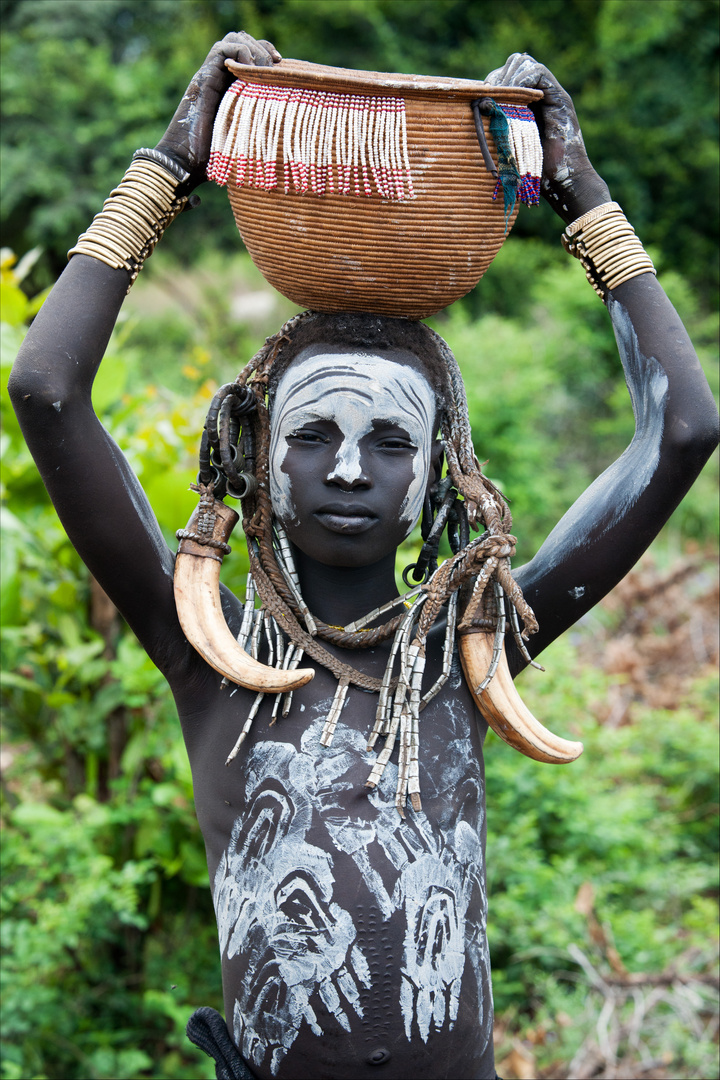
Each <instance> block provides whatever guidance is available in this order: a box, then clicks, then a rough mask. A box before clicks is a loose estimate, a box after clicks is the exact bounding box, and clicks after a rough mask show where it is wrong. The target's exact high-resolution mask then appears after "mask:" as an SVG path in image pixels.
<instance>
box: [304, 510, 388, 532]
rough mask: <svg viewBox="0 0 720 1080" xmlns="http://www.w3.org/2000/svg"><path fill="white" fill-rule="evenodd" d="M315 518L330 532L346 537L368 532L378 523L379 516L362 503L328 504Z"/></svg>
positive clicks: (318, 511)
mask: <svg viewBox="0 0 720 1080" xmlns="http://www.w3.org/2000/svg"><path fill="white" fill-rule="evenodd" d="M313 517H315V518H316V519H317V520H318V521H319V522H320V524H321V525H323V526H324V527H325V528H326V529H329V531H330V532H334V533H344V534H346V535H350V534H355V533H363V532H367V530H368V529H371V528H372V527H373V525H374V524H375V523H376V521H377V515H376V514H374V513H373V511H372V510H370V509H369V507H367V506H363V505H361V504H360V503H355V504H353V505H352V506H347V505H343V504H342V503H328V504H327V505H326V506H323V507H322V508H321V509H320V510H316V511H315V513H314V515H313Z"/></svg>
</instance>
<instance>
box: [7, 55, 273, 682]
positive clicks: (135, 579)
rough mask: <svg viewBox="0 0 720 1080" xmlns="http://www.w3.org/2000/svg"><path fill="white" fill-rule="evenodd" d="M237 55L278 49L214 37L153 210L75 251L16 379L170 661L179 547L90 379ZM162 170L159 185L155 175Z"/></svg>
mask: <svg viewBox="0 0 720 1080" xmlns="http://www.w3.org/2000/svg"><path fill="white" fill-rule="evenodd" d="M227 57H231V58H233V59H237V60H240V61H242V62H244V63H255V64H258V65H268V64H272V63H273V62H274V61H275V60H277V59H279V56H278V53H277V52H276V50H275V49H274V47H273V46H272V45H270V44H269V43H268V42H257V41H255V40H254V39H253V38H251V37H249V36H248V35H247V34H229V35H227V37H226V38H224V39H223V41H221V42H218V43H217V44H216V45H214V46H213V48H212V50H211V51H210V53H209V54H208V57H207V59H206V61H205V63H204V64H203V66H202V68H201V69H200V71H198V72H197V74H196V75H195V77H194V78H193V80H192V82H191V83H190V86H189V87H188V89H187V91H186V93H185V95H184V97H183V99H182V101H181V103H180V105H179V107H178V110H177V112H176V113H175V116H174V117H173V120H172V122H171V124H170V126H169V128H168V130H167V132H166V133H165V135H164V137H163V139H162V140H161V142H160V143H159V144H158V146H157V147H156V151H159V152H160V156H159V157H158V158H157V160H156V161H152V152H151V153H150V154H149V155H148V156H147V157H146V158H144V159H143V161H144V162H145V164H142V166H141V167H142V168H143V170H144V175H143V176H142V178H141V180H140V186H141V188H142V186H143V185H146V186H147V187H146V190H147V194H148V198H147V199H146V200H145V201H144V202H142V203H140V204H139V205H141V209H142V214H141V215H140V216H139V217H136V218H135V219H133V217H132V210H133V205H132V199H130V201H129V208H128V207H127V206H126V208H125V209H124V210H123V211H122V215H124V217H122V216H121V220H120V222H119V223H118V220H117V218H115V219H112V218H110V219H108V220H109V222H110V224H109V227H107V228H106V229H105V232H104V234H103V233H101V232H98V233H96V235H95V236H94V237H92V236H90V238H89V239H87V240H86V241H85V243H84V244H83V243H81V244H80V248H81V253H79V254H75V255H73V257H72V259H71V260H70V263H69V265H68V266H67V268H66V270H65V271H64V273H63V274H62V275H61V277H60V278H59V280H58V282H57V284H56V285H55V287H54V288H53V290H52V292H51V294H50V296H49V297H48V299H47V300H46V301H45V303H44V305H43V307H42V309H41V311H40V313H39V314H38V316H37V318H36V319H35V321H34V322H33V325H32V326H31V328H30V330H29V331H28V334H27V336H26V338H25V341H24V342H23V346H22V348H21V350H20V353H19V355H18V358H17V360H16V362H15V365H14V368H13V371H12V374H11V377H10V382H9V391H10V394H11V397H12V401H13V405H14V407H15V410H16V412H17V415H18V419H19V421H20V424H21V427H22V430H23V434H24V436H25V438H26V440H27V443H28V446H29V447H30V450H31V452H32V454H33V457H34V458H35V461H36V463H37V466H38V469H39V471H40V474H41V476H42V478H43V481H44V483H45V486H46V487H47V489H48V492H49V494H50V497H51V499H52V501H53V503H54V505H55V508H56V510H57V512H58V515H59V517H60V519H61V521H62V523H63V525H64V527H65V529H66V530H67V533H68V536H69V537H70V539H71V540H72V542H73V544H74V546H75V547H76V549H77V551H78V553H79V554H80V556H81V558H82V559H83V561H84V562H85V563H86V565H87V566H88V567H89V569H90V571H91V572H92V573H93V574H94V576H95V577H96V578H97V580H98V581H99V582H100V583H101V585H102V586H103V588H104V589H105V590H106V592H107V593H108V595H109V596H110V597H111V599H112V600H113V601H114V602H115V604H116V605H117V607H118V608H119V610H120V611H121V612H122V614H123V615H124V617H125V618H126V619H127V621H128V623H129V624H130V625H131V627H132V628H133V630H134V631H135V633H136V634H137V636H138V638H139V639H140V640H141V642H142V643H143V645H144V646H145V648H146V649H147V650H148V652H149V653H150V655H151V656H152V657H153V659H154V660H155V661H156V662H157V663H158V666H160V667H161V668H162V669H163V670H166V671H167V669H168V667H169V666H171V664H172V663H173V662H174V660H175V659H177V658H179V657H180V656H184V655H185V654H186V652H187V648H186V644H185V640H184V637H183V635H182V632H181V630H180V626H179V623H178V621H177V616H176V612H175V603H174V599H173V589H172V575H173V555H172V553H171V552H170V551H169V549H168V548H167V545H166V544H165V541H164V539H163V537H162V533H161V531H160V528H159V526H158V524H157V521H156V520H155V517H154V515H153V513H152V510H151V509H150V506H149V504H148V502H147V499H146V498H145V495H144V493H143V491H142V489H141V487H140V485H139V483H138V481H137V479H136V477H135V476H134V474H133V472H132V470H131V469H130V466H129V465H128V463H127V461H126V459H125V457H124V456H123V454H122V453H121V451H120V449H119V448H118V447H117V445H116V444H115V442H114V441H113V440H112V438H111V437H110V435H109V434H108V432H107V431H106V430H105V429H104V428H103V427H102V425H101V424H100V422H99V420H98V418H97V417H96V415H95V413H94V411H93V407H92V402H91V391H92V384H93V380H94V378H95V375H96V373H97V370H98V367H99V365H100V362H101V360H102V358H103V355H104V352H105V349H106V347H107V343H108V340H109V338H110V334H111V333H112V329H113V326H114V325H115V320H116V319H117V315H118V312H119V310H120V307H121V305H122V302H123V299H124V297H125V295H126V293H127V290H128V285H129V282H130V280H131V270H129V269H127V268H124V267H123V266H122V263H123V262H127V263H128V264H129V265H131V266H132V263H133V262H134V261H135V260H136V255H137V252H136V251H131V250H130V249H132V245H133V243H135V242H136V237H137V235H138V233H139V232H142V230H143V229H145V230H147V232H148V236H147V239H148V241H149V244H150V247H152V234H153V230H154V232H155V235H157V233H158V232H160V231H161V230H162V226H163V224H164V222H165V221H166V220H167V219H168V218H169V217H171V216H172V213H173V212H174V210H175V209H176V208H177V207H178V206H179V205H180V204H181V201H182V200H183V199H184V198H185V196H187V195H188V194H189V193H190V192H191V191H192V190H193V188H195V187H196V186H197V185H198V184H199V183H202V181H203V180H204V178H205V165H206V163H207V159H208V156H209V151H210V141H211V135H212V124H213V118H214V116H215V112H216V110H217V107H218V103H219V101H220V98H221V96H222V94H223V93H224V91H225V90H226V88H227V86H228V85H229V82H230V81H231V77H230V76H229V74H228V72H227V71H226V69H225V67H224V62H225V59H226V58H227ZM153 169H155V170H157V171H156V172H155V173H153ZM153 177H156V178H157V180H156V183H157V188H156V189H155V188H153V187H152V186H149V185H151V184H153V183H155V181H154V180H153ZM126 180H127V177H126ZM121 187H122V185H121ZM133 198H134V196H133ZM142 198H143V199H144V198H145V197H144V196H142ZM167 204H171V205H168V208H167V210H166V212H165V213H163V208H164V207H166V205H167ZM157 206H159V207H160V209H159V210H158V215H159V216H158V218H157V219H156V220H155V222H148V220H147V217H148V213H149V210H148V208H153V207H157ZM123 229H125V233H123ZM88 235H89V234H86V236H88ZM126 237H127V238H129V239H128V243H129V245H130V248H128V249H127V250H126V249H124V248H123V244H124V243H125V242H126ZM83 252H85V253H83ZM88 252H92V254H89V253H88ZM126 255H127V256H128V258H126V259H124V258H123V256H126ZM113 263H114V265H113Z"/></svg>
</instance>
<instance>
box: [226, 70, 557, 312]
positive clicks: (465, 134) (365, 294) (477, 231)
mask: <svg viewBox="0 0 720 1080" xmlns="http://www.w3.org/2000/svg"><path fill="white" fill-rule="evenodd" d="M227 66H228V67H229V68H230V70H231V71H232V72H233V73H234V74H235V75H236V76H237V78H238V79H239V80H240V82H239V83H237V84H236V88H239V89H235V93H236V94H240V93H241V92H245V93H248V92H249V93H251V94H255V95H256V96H258V95H259V96H261V97H263V100H264V101H265V99H271V98H272V99H274V98H277V97H281V98H283V102H284V103H283V104H282V108H283V109H285V116H286V117H288V116H289V115H290V113H289V111H288V110H289V106H287V107H286V103H287V101H288V100H289V98H288V94H289V90H290V89H295V90H296V91H297V92H299V91H305V92H306V94H307V92H308V91H309V92H310V94H309V95H307V96H308V99H309V98H310V97H312V93H315V95H316V96H315V98H314V99H313V100H315V101H317V100H320V98H319V97H318V96H317V95H325V96H324V97H323V98H322V100H323V101H326V100H327V101H333V100H335V101H337V100H340V101H344V102H351V101H353V102H357V103H360V104H359V105H358V106H357V107H358V109H360V110H361V109H362V108H364V110H365V111H364V114H363V115H365V116H367V115H368V111H370V113H372V110H373V109H374V110H375V115H378V116H379V115H380V113H381V112H382V110H383V108H384V110H385V113H386V114H387V115H390V113H392V119H391V120H389V121H387V126H386V128H385V129H384V130H385V132H386V136H385V141H386V143H387V131H391V133H392V134H393V136H394V137H395V142H396V148H395V150H393V148H392V147H391V148H390V150H389V151H387V154H386V158H385V159H384V160H386V162H390V164H391V165H395V166H397V168H396V169H394V170H392V172H393V175H394V176H395V178H396V183H395V185H394V186H393V184H392V177H391V183H390V186H388V185H387V184H386V183H385V182H384V180H383V176H384V175H385V173H383V169H382V168H381V167H380V165H379V164H378V162H379V158H378V159H377V161H376V162H375V165H376V166H377V168H375V169H374V171H373V169H371V168H370V160H369V159H370V158H372V153H371V152H370V153H369V158H368V161H367V162H366V161H365V158H364V157H363V165H362V168H360V180H359V181H358V179H357V175H358V168H357V167H356V168H355V170H354V173H355V176H354V177H353V175H352V174H353V169H352V168H351V166H350V165H348V167H347V169H346V170H345V173H344V174H343V170H342V168H341V167H340V166H339V165H337V160H335V171H333V158H332V155H333V153H335V154H336V158H337V156H338V154H339V153H340V151H337V138H336V144H335V150H332V148H331V150H330V151H327V153H326V163H325V165H324V166H323V167H322V168H324V172H322V168H321V166H322V162H321V160H320V156H319V155H320V151H319V150H318V151H317V153H316V147H317V146H319V142H318V140H319V139H320V138H321V136H322V133H323V131H324V130H325V129H324V128H323V126H322V125H324V124H325V118H324V117H323V119H322V120H321V121H315V128H313V129H311V128H310V127H308V126H307V124H306V129H305V130H306V131H309V132H310V136H308V139H309V140H310V141H312V143H313V150H312V153H313V155H315V157H313V165H312V169H313V170H315V168H316V165H315V160H316V158H317V176H316V173H315V171H313V175H312V183H305V184H304V185H303V183H302V177H299V176H298V172H297V169H298V168H301V166H297V167H296V166H295V165H293V163H292V161H290V160H289V159H292V157H293V153H296V152H297V146H295V149H293V147H292V146H290V142H291V139H292V138H293V134H292V131H293V129H292V127H291V126H289V121H288V120H287V119H286V120H285V121H283V119H282V117H280V119H278V120H275V119H272V120H269V121H267V123H266V127H267V129H268V130H267V131H266V132H265V134H264V135H263V139H264V140H265V141H264V144H263V145H264V147H265V149H266V150H267V146H268V145H270V144H272V147H271V149H272V152H273V155H274V156H273V160H272V161H270V162H269V164H268V163H266V164H265V165H264V166H263V168H264V170H265V171H264V172H263V173H262V176H261V177H260V179H258V178H257V173H258V170H259V169H260V167H259V166H258V169H257V170H256V174H255V180H254V181H253V180H252V179H251V180H250V182H248V179H247V178H246V175H245V173H246V170H245V162H244V160H241V161H238V160H230V159H229V158H228V157H226V158H225V160H224V165H225V172H224V174H223V177H222V179H221V181H220V182H226V183H227V189H228V194H229V197H230V203H231V206H232V210H233V213H234V215H235V220H236V222H237V226H238V229H239V231H240V234H241V236H242V238H243V241H244V242H245V245H246V247H247V249H248V251H249V252H250V255H251V256H252V258H253V261H254V262H255V263H256V265H257V266H258V268H259V269H260V270H261V272H262V273H263V275H264V276H265V278H266V279H267V280H268V281H269V282H270V284H271V285H273V286H274V287H275V288H276V289H277V290H278V291H279V292H281V293H283V295H285V296H286V297H288V298H289V299H290V300H292V301H294V302H295V303H296V304H298V305H299V306H300V307H304V308H312V309H314V310H316V311H366V312H373V313H376V314H379V315H390V316H396V317H405V318H410V319H421V318H425V317H427V316H429V315H432V314H434V313H435V312H437V311H440V310H441V309H442V308H444V307H447V306H448V305H449V304H452V303H453V301H455V300H457V299H458V298H459V297H461V296H464V295H465V294H466V293H468V292H469V291H470V290H471V289H473V288H474V286H475V285H476V284H477V282H478V281H479V280H480V278H481V277H482V275H483V274H484V273H485V271H486V270H487V268H488V266H489V265H490V263H491V262H492V260H493V259H494V257H495V255H496V254H497V253H498V251H499V250H500V247H501V246H502V243H503V241H504V239H505V236H506V234H507V231H508V229H509V227H510V226H511V225H512V222H513V221H514V220H515V216H516V215H517V205H516V206H515V209H514V210H513V212H512V214H510V216H509V217H508V219H507V221H506V215H505V208H504V203H503V198H502V193H501V194H500V197H497V198H493V195H494V194H496V188H497V180H496V177H495V176H493V174H492V173H491V172H489V170H488V168H487V167H486V165H485V162H484V160H483V155H482V153H481V150H480V146H479V144H478V137H477V133H476V127H475V119H474V116H473V110H472V107H471V102H472V101H474V100H476V99H478V98H481V97H491V98H493V99H494V100H495V101H496V102H497V103H498V104H500V105H503V106H505V105H507V106H513V105H514V106H521V107H522V106H527V105H528V104H529V103H530V102H532V101H537V100H538V99H539V98H541V97H542V93H541V91H539V90H529V89H524V88H516V87H512V88H509V87H493V86H488V85H486V84H484V83H481V82H474V81H471V80H468V79H449V78H433V77H430V76H411V75H394V74H382V73H377V72H359V71H351V70H346V69H343V68H330V67H324V66H322V65H318V64H308V63H304V62H302V61H297V60H283V61H282V62H281V63H279V64H277V65H275V66H274V67H272V68H258V67H252V66H249V65H244V64H236V63H234V62H232V61H228V62H227ZM256 86H260V87H265V89H264V90H259V91H256V90H255V89H254V87H256ZM246 87H250V90H249V91H248V90H247V89H245V88H246ZM273 88H280V89H279V90H273ZM333 94H334V95H339V97H336V98H334V99H333V98H331V97H330V96H329V95H333ZM283 95H284V97H283ZM291 96H292V95H291ZM383 99H384V100H383ZM228 100H230V99H229V98H228ZM293 101H295V104H294V105H293V108H295V109H296V110H297V109H298V108H299V109H300V111H299V112H298V115H301V114H302V108H300V107H299V106H298V105H297V101H300V102H301V104H302V94H301V93H296V96H295V98H293ZM363 102H364V103H365V105H362V103H363ZM368 102H370V103H371V104H370V105H368V104H367V103H368ZM373 103H374V104H373ZM231 107H232V102H231V103H230V105H228V106H226V107H225V111H224V112H223V108H221V111H220V113H219V114H218V120H217V121H216V132H215V138H214V146H219V145H221V144H222V142H223V139H224V138H225V137H226V135H227V133H228V131H230V133H231V134H232V130H231V129H232V124H233V122H234V123H235V124H236V126H237V124H238V120H237V116H236V118H235V120H234V121H233V119H232V116H231V113H230V112H229V111H228V110H229V109H231ZM253 107H254V108H255V112H254V114H252V110H250V112H248V113H247V115H248V116H251V115H254V116H255V117H257V116H259V115H260V109H259V107H255V106H253ZM263 107H264V108H265V107H266V106H265V105H263ZM273 107H274V108H276V110H277V108H278V106H272V105H270V104H267V110H270V111H267V113H266V115H267V117H269V116H270V115H271V110H272V108H273ZM352 107H354V106H351V108H352ZM325 111H326V112H327V111H328V110H327V109H326V110H325ZM330 112H331V110H330ZM401 114H402V115H401ZM272 115H273V116H274V115H275V114H272ZM277 115H278V116H279V115H280V114H279V113H278V114H277ZM308 115H309V114H308ZM328 115H330V113H328ZM346 115H348V116H351V115H352V114H351V113H349V112H348V113H347V114H346ZM251 122H252V123H254V124H255V126H254V127H252V130H250V124H251ZM363 122H364V123H365V125H366V128H367V120H365V121H362V120H359V121H357V124H362V123H363ZM352 123H353V121H352V120H349V121H347V126H346V127H345V128H344V129H343V140H344V141H343V143H342V145H341V147H340V150H341V151H342V152H346V153H348V154H351V153H352V151H348V150H347V147H348V145H349V144H348V139H349V138H350V136H351V126H352ZM483 123H484V125H485V134H486V142H487V145H488V149H489V151H490V154H491V156H492V158H493V160H494V161H495V163H497V160H498V155H497V149H496V146H495V142H494V140H493V138H492V136H491V134H490V125H489V121H488V119H487V118H486V117H484V118H483ZM298 124H299V121H298V122H297V123H296V125H295V129H296V130H297V129H298ZM318 124H319V125H320V127H319V130H320V135H318V134H317V133H318ZM246 126H247V127H248V132H247V133H246V135H247V137H246V142H247V139H249V138H251V137H252V138H255V144H256V145H258V146H259V145H260V136H259V135H257V133H258V132H259V131H260V128H259V127H258V121H257V119H256V120H255V121H247V122H246ZM326 126H327V130H328V131H329V130H330V128H329V121H328V123H327V125H326ZM218 129H219V130H218ZM359 130H360V129H359V128H358V127H356V129H355V134H357V132H358V131H359ZM363 130H365V129H363ZM381 134H382V132H381ZM256 135H257V138H256ZM308 139H306V144H307V142H308ZM273 140H274V141H273ZM326 141H327V140H326ZM380 141H381V143H382V138H381V140H380ZM255 144H254V145H255ZM358 153H359V152H356V158H355V161H356V166H357V162H359V161H360V157H359V156H358ZM363 153H364V151H363ZM388 154H389V157H388V156H387V155H388ZM296 156H297V153H296ZM376 157H377V140H376ZM221 158H222V155H221V154H220V153H219V152H218V151H216V153H215V159H216V171H217V160H219V159H221ZM401 158H402V159H403V160H401ZM346 160H348V161H350V160H351V158H350V157H347V159H346ZM328 162H329V164H328ZM221 164H222V163H221ZM211 165H212V162H211ZM366 165H367V167H366ZM400 166H403V168H402V170H401V169H400ZM404 166H407V168H405V167H404ZM283 169H284V173H283ZM268 170H269V172H268ZM220 171H221V172H222V169H221V170H220ZM400 171H402V177H400V179H398V176H399V173H400ZM321 172H322V177H321V178H320V179H317V177H319V176H320V173H321ZM385 172H386V173H387V172H388V170H385ZM210 175H212V172H211V173H210ZM343 177H344V179H343ZM214 178H215V179H217V178H218V176H217V175H216V176H215V177H214ZM238 181H240V184H239V183H238ZM251 185H252V186H251ZM263 185H266V186H263Z"/></svg>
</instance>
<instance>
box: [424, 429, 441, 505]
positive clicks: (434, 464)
mask: <svg viewBox="0 0 720 1080" xmlns="http://www.w3.org/2000/svg"><path fill="white" fill-rule="evenodd" d="M444 461H445V446H444V444H443V441H442V439H436V441H435V442H434V443H433V447H432V450H431V452H430V475H429V476H428V488H427V492H428V495H430V496H431V497H432V496H433V495H435V494H437V488H438V484H439V483H440V481H441V480H442V471H443V463H444Z"/></svg>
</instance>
